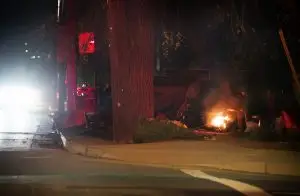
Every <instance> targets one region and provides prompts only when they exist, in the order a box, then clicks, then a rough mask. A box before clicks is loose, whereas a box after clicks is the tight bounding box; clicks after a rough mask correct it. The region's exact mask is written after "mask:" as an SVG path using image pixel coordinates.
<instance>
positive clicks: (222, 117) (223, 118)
mask: <svg viewBox="0 0 300 196" xmlns="http://www.w3.org/2000/svg"><path fill="white" fill-rule="evenodd" d="M230 120H231V119H230V117H229V116H228V115H226V114H224V113H223V112H220V113H217V114H215V115H214V116H213V117H212V118H211V122H210V123H209V124H210V125H211V126H212V127H216V128H218V129H222V130H224V129H226V128H227V123H228V122H229V121H230Z"/></svg>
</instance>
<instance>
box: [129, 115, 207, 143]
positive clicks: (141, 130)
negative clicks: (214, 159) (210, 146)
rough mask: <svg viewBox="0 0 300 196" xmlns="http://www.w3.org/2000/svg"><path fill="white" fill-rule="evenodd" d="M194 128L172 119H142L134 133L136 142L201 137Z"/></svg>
mask: <svg viewBox="0 0 300 196" xmlns="http://www.w3.org/2000/svg"><path fill="white" fill-rule="evenodd" d="M201 138H202V137H201V136H198V135H195V134H194V133H193V132H192V129H188V128H184V127H182V126H179V125H178V124H177V125H176V124H174V123H173V122H172V121H167V120H165V121H161V120H141V121H140V122H139V125H138V128H137V130H136V132H135V134H134V138H133V140H134V142H135V143H145V142H155V141H166V140H172V139H201Z"/></svg>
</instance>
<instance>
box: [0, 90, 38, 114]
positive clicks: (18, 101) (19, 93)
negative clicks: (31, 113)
mask: <svg viewBox="0 0 300 196" xmlns="http://www.w3.org/2000/svg"><path fill="white" fill-rule="evenodd" d="M40 103H41V94H40V92H39V91H38V90H36V89H32V88H29V87H19V86H3V87H0V105H1V107H6V108H8V109H10V110H13V109H16V110H20V109H34V108H35V106H37V105H38V104H40Z"/></svg>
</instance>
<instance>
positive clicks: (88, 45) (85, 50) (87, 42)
mask: <svg viewBox="0 0 300 196" xmlns="http://www.w3.org/2000/svg"><path fill="white" fill-rule="evenodd" d="M78 45H79V53H80V54H92V53H94V52H95V39H94V33H93V32H85V33H80V34H79V41H78Z"/></svg>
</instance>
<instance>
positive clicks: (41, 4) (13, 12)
mask: <svg viewBox="0 0 300 196" xmlns="http://www.w3.org/2000/svg"><path fill="white" fill-rule="evenodd" d="M55 5H56V1H55V0H8V1H2V2H1V12H0V15H1V17H0V18H1V19H0V20H1V21H0V23H1V31H0V43H1V44H2V43H3V42H5V40H6V39H13V37H15V36H20V35H22V34H23V33H26V32H28V31H30V30H32V29H34V28H35V27H36V26H38V25H41V24H43V22H44V21H45V19H46V18H47V17H49V16H50V15H51V13H55V9H56V8H55Z"/></svg>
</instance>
